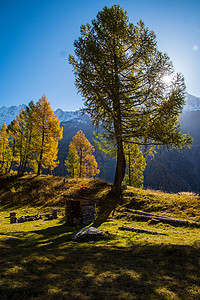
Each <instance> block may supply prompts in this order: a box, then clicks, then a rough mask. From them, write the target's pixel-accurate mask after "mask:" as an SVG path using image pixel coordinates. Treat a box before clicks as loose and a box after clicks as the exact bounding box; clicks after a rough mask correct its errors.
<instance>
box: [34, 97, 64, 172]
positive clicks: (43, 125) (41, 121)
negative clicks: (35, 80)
mask: <svg viewBox="0 0 200 300" xmlns="http://www.w3.org/2000/svg"><path fill="white" fill-rule="evenodd" d="M33 120H34V124H35V125H34V130H35V131H36V132H37V136H35V138H34V150H33V151H34V154H35V159H36V161H37V163H38V170H37V175H39V174H40V171H41V167H44V168H54V167H55V166H56V159H57V152H58V147H57V142H58V141H59V140H60V139H61V138H62V128H61V127H60V121H59V120H58V117H57V116H56V115H55V114H54V112H53V110H52V109H51V107H50V103H49V102H48V101H47V98H46V96H45V95H43V96H42V98H41V99H40V100H39V101H38V102H37V103H36V105H35V108H34V114H33ZM49 154H51V155H49ZM50 157H51V159H50Z"/></svg>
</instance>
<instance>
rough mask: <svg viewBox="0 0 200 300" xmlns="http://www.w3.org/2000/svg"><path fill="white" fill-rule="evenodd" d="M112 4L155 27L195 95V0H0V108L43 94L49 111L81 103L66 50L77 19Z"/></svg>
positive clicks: (198, 66) (199, 66)
mask: <svg viewBox="0 0 200 300" xmlns="http://www.w3.org/2000/svg"><path fill="white" fill-rule="evenodd" d="M114 4H119V5H120V6H121V7H123V8H124V10H126V11H127V13H128V17H129V22H131V23H133V24H136V23H137V22H138V21H139V20H140V19H142V20H143V21H144V23H145V26H147V27H149V29H150V30H153V31H154V32H155V34H156V36H157V42H158V49H159V50H160V51H162V52H166V53H167V54H168V55H169V57H170V58H171V60H172V62H173V64H174V67H175V71H176V72H181V73H182V74H183V75H184V77H185V83H186V87H187V92H188V93H190V94H192V95H194V96H196V97H200V88H199V78H200V18H199V11H200V2H199V1H196V0H191V1H185V0H176V1H172V0H169V1H167V2H165V1H162V3H161V1H159V0H141V1H140V2H138V3H137V2H135V1H132V0H127V1H125V0H118V1H113V0H101V1H99V0H84V1H81V0H77V1H71V0H69V1H66V0H43V1H40V0H29V1H26V0H19V1H15V0H10V1H1V3H0V28H1V30H0V32H1V33H0V38H1V43H0V107H2V106H11V105H16V106H18V105H20V104H28V103H29V102H30V101H31V100H33V101H34V102H37V101H38V99H39V98H41V97H42V95H43V94H45V95H46V96H47V99H48V101H49V102H50V103H51V107H52V109H54V110H55V109H57V108H61V109H62V110H65V111H74V110H77V109H79V108H80V107H82V100H81V96H80V95H77V91H76V88H75V86H74V76H73V73H72V69H71V66H70V65H69V64H68V55H69V54H73V51H74V46H73V43H74V40H75V39H77V38H78V37H79V32H80V26H81V24H85V23H90V22H91V20H92V19H94V18H95V17H96V15H97V13H98V11H100V10H102V8H103V7H104V6H108V7H110V6H112V5H114Z"/></svg>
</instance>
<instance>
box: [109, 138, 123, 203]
mask: <svg viewBox="0 0 200 300" xmlns="http://www.w3.org/2000/svg"><path fill="white" fill-rule="evenodd" d="M125 170H126V160H125V155H124V151H123V144H122V139H119V141H117V166H116V171H115V180H114V184H113V188H112V192H113V193H114V195H115V197H116V198H117V199H120V198H121V197H122V181H123V179H124V175H125Z"/></svg>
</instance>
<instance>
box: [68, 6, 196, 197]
mask: <svg viewBox="0 0 200 300" xmlns="http://www.w3.org/2000/svg"><path fill="white" fill-rule="evenodd" d="M80 35H81V36H80V37H79V39H78V40H76V41H75V43H74V46H75V57H74V56H72V55H70V56H69V62H70V64H71V65H72V67H73V71H74V74H75V79H76V81H75V83H76V86H77V88H78V91H79V92H80V93H81V94H82V96H83V99H84V105H85V109H84V110H85V111H86V112H87V113H88V114H89V115H90V116H91V118H92V120H93V124H94V125H96V126H97V127H98V126H99V125H100V124H101V126H103V128H104V130H105V132H106V133H107V135H108V136H109V137H110V138H112V139H113V138H114V139H115V141H116V147H117V166H116V173H115V179H114V185H113V192H114V194H115V195H116V197H119V196H120V195H121V183H122V181H123V178H124V175H125V169H126V160H125V153H124V144H126V143H128V142H129V141H130V139H134V143H136V144H138V145H145V146H152V145H159V146H166V147H167V148H168V149H170V148H172V147H176V148H180V147H189V146H190V145H191V143H192V139H191V138H190V137H189V136H188V135H182V134H181V133H180V125H179V123H178V116H179V114H180V112H181V111H182V108H183V105H184V98H185V85H184V78H183V76H182V75H181V74H176V75H174V76H173V80H172V82H171V84H170V85H166V84H165V82H164V80H162V78H163V77H164V76H165V75H166V74H168V75H170V74H173V65H172V62H171V61H170V59H169V57H168V56H167V55H166V54H163V53H161V52H160V51H158V49H157V44H156V37H155V34H154V32H153V31H150V30H149V29H148V28H146V27H145V25H144V23H143V22H142V21H139V22H138V24H137V25H133V24H131V23H129V21H128V17H127V13H126V12H125V11H124V10H123V9H122V8H120V7H119V6H118V5H114V6H112V7H111V8H107V7H104V9H103V11H100V12H99V13H98V14H97V16H96V18H95V19H94V20H93V21H92V23H91V25H89V24H86V25H82V26H81V31H80Z"/></svg>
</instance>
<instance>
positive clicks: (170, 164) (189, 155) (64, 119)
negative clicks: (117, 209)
mask: <svg viewBox="0 0 200 300" xmlns="http://www.w3.org/2000/svg"><path fill="white" fill-rule="evenodd" d="M22 107H25V105H20V106H11V107H6V106H3V107H1V108H0V127H1V126H2V125H3V123H4V122H6V124H7V125H9V124H10V122H11V121H12V120H13V119H15V118H16V116H17V115H18V114H19V112H20V110H21V109H22ZM54 113H55V114H56V115H57V116H58V119H59V120H60V123H61V126H62V127H63V139H62V140H61V141H60V142H59V152H58V157H59V161H60V164H59V165H58V167H57V168H56V169H55V170H54V171H53V174H54V175H59V176H65V175H66V169H65V166H64V161H65V159H66V156H67V152H68V146H69V143H70V141H71V140H72V137H73V136H74V135H75V134H76V133H77V132H78V131H79V130H82V131H83V132H84V134H85V135H86V137H87V138H88V140H90V141H91V142H92V139H93V130H94V128H93V127H92V125H91V121H90V118H89V117H88V116H87V115H82V113H81V112H80V111H63V110H61V109H57V110H56V111H55V112H54ZM180 124H181V132H182V133H189V134H190V135H191V136H192V137H193V146H192V148H191V149H187V150H183V151H181V152H180V151H178V150H171V151H169V152H168V151H166V150H158V151H157V154H156V155H155V158H154V159H150V158H147V167H146V170H145V172H144V187H148V188H151V189H160V190H163V191H167V192H180V191H191V192H195V193H200V98H198V97H195V96H192V95H190V94H187V96H186V104H185V106H184V109H183V112H182V114H181V116H180ZM95 157H96V159H97V162H98V165H99V168H100V171H101V172H100V174H99V178H100V179H103V180H106V181H110V182H112V181H113V179H114V173H115V163H116V162H115V160H113V159H109V158H106V157H105V156H104V155H103V154H102V153H100V152H99V151H96V152H95Z"/></svg>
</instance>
